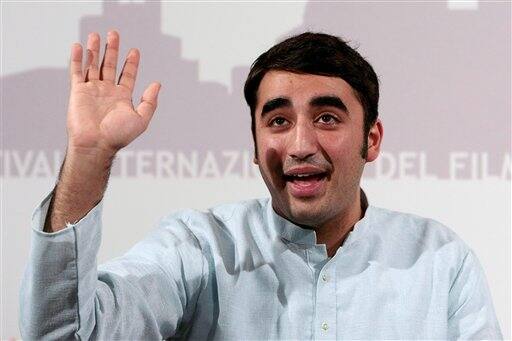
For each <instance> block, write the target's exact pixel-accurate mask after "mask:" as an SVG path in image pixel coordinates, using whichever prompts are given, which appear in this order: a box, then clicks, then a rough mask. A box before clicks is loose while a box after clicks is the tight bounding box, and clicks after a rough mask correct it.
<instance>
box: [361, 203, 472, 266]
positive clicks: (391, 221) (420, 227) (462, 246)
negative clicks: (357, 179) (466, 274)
mask: <svg viewBox="0 0 512 341" xmlns="http://www.w3.org/2000/svg"><path fill="white" fill-rule="evenodd" d="M371 210H372V211H371V230H372V233H373V234H375V235H377V236H379V238H381V239H383V240H384V241H385V242H387V243H389V244H390V245H396V246H398V247H399V248H413V249H415V250H418V251H420V250H421V251H432V252H434V253H441V254H445V253H449V254H452V255H454V256H455V257H456V258H461V257H462V258H464V257H465V256H466V255H467V254H468V252H469V251H470V248H469V246H468V245H467V244H466V243H465V242H464V241H463V240H462V239H461V238H460V237H459V236H458V235H457V233H455V232H454V231H453V230H452V229H451V228H450V227H448V226H446V225H445V224H443V223H441V222H440V221H438V220H436V219H432V218H427V217H423V216H420V215H417V214H412V213H405V212H399V211H394V210H389V209H385V208H379V207H374V206H371ZM461 260H462V259H458V261H457V263H459V262H460V261H461Z"/></svg>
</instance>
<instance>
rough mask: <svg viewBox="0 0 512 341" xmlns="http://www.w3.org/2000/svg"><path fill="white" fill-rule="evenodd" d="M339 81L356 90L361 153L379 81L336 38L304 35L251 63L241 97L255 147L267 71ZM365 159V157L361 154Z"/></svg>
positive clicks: (372, 119) (372, 118) (374, 111)
mask: <svg viewBox="0 0 512 341" xmlns="http://www.w3.org/2000/svg"><path fill="white" fill-rule="evenodd" d="M271 70H280V71H289V72H293V73H299V74H313V75H321V76H331V77H339V78H342V79H343V80H344V81H346V82H347V83H348V84H350V86H351V87H352V88H353V89H354V90H355V95H356V97H357V98H358V99H359V102H360V103H361V105H362V107H363V110H364V127H363V129H364V136H365V138H364V148H363V149H364V153H366V149H367V138H366V137H367V136H368V133H369V131H370V128H371V126H372V125H373V124H374V123H375V121H376V120H377V116H378V103H379V81H378V78H377V75H376V74H375V71H374V70H373V68H372V66H371V65H370V64H369V63H368V62H367V61H366V59H364V58H363V57H362V56H361V55H360V54H359V53H358V52H357V51H356V50H355V49H354V48H352V47H350V46H349V45H348V44H347V42H345V41H344V40H342V39H341V38H339V37H336V36H332V35H329V34H325V33H314V32H305V33H302V34H299V35H296V36H293V37H290V38H288V39H286V40H284V41H282V42H280V43H279V44H277V45H274V46H272V47H271V48H270V49H269V50H268V51H267V52H265V53H263V54H262V55H261V56H259V57H258V59H256V60H255V61H254V63H253V64H252V66H251V70H250V71H249V75H248V76H247V80H246V81H245V86H244V95H245V100H246V101H247V104H248V105H249V108H250V110H251V130H252V136H253V140H254V148H255V151H256V152H257V146H256V123H255V117H254V115H255V110H256V103H257V100H258V98H257V92H258V88H259V86H260V83H261V80H262V79H263V76H265V74H266V73H267V72H268V71H271ZM362 155H363V157H366V154H362Z"/></svg>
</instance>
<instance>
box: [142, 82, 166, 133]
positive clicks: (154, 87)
mask: <svg viewBox="0 0 512 341" xmlns="http://www.w3.org/2000/svg"><path fill="white" fill-rule="evenodd" d="M161 87H162V86H161V84H160V83H158V82H153V83H151V84H149V85H148V87H147V88H146V90H144V93H143V94H142V98H141V100H140V104H139V105H138V106H137V109H136V111H137V113H138V114H139V115H140V116H142V118H143V119H144V121H146V124H148V123H149V121H150V120H151V117H153V114H154V112H155V110H156V106H157V99H158V93H159V92H160V88H161Z"/></svg>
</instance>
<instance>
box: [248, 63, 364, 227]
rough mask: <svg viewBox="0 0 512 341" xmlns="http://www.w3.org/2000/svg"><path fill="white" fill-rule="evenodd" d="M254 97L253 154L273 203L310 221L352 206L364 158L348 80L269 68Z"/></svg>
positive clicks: (359, 111)
mask: <svg viewBox="0 0 512 341" xmlns="http://www.w3.org/2000/svg"><path fill="white" fill-rule="evenodd" d="M257 98H258V101H257V105H256V110H255V120H256V121H255V122H256V143H257V150H258V154H257V156H256V158H255V162H256V163H257V164H258V165H259V168H260V172H261V174H262V177H263V180H264V181H265V183H266V185H267V187H268V189H269V191H270V194H271V196H272V201H273V206H274V209H275V210H276V211H277V213H279V214H280V215H282V216H284V217H286V218H287V219H289V220H291V221H293V222H294V223H296V224H299V225H306V226H311V227H318V226H321V225H323V224H325V223H327V222H329V221H332V220H333V219H337V218H339V216H340V215H343V214H344V212H345V211H346V210H347V209H348V208H349V207H353V206H351V205H353V204H354V200H355V198H356V195H357V193H358V191H359V182H360V178H361V175H362V172H363V167H364V164H365V161H366V160H364V159H363V158H362V156H361V148H362V146H363V141H364V140H363V139H364V138H365V137H363V108H362V106H361V104H360V103H359V100H358V99H357V97H356V96H355V94H354V90H353V89H352V87H351V86H350V85H349V84H348V83H347V82H345V81H344V80H342V79H341V78H338V77H326V76H318V75H311V74H296V73H291V72H286V71H269V72H268V73H266V74H265V76H264V77H263V79H262V81H261V83H260V86H259V88H258V94H257ZM358 204H359V203H358Z"/></svg>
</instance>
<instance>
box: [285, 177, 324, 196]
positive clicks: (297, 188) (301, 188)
mask: <svg viewBox="0 0 512 341" xmlns="http://www.w3.org/2000/svg"><path fill="white" fill-rule="evenodd" d="M317 174H322V175H319V176H318V177H308V178H307V179H305V180H302V179H300V178H294V179H288V180H286V186H287V187H288V191H289V193H290V194H291V195H292V196H293V197H295V198H312V197H315V196H318V195H320V194H321V193H323V192H324V189H325V186H326V181H327V176H326V175H325V174H324V173H317Z"/></svg>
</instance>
